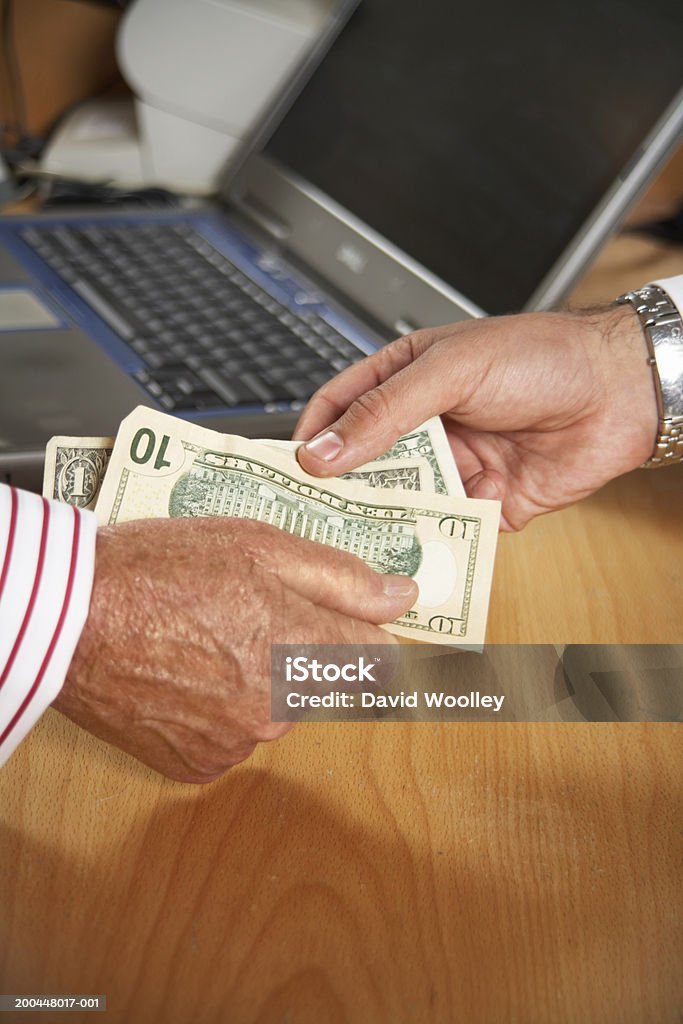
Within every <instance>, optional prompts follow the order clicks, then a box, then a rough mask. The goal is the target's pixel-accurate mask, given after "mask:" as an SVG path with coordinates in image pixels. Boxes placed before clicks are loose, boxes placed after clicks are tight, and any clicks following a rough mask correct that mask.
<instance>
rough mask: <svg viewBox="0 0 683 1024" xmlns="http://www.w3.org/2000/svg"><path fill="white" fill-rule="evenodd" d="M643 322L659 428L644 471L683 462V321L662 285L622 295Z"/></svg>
mask: <svg viewBox="0 0 683 1024" xmlns="http://www.w3.org/2000/svg"><path fill="white" fill-rule="evenodd" d="M616 301H617V303H621V304H623V303H626V302H629V303H630V304H631V305H632V306H633V308H634V310H635V311H636V313H637V314H638V317H639V319H640V323H641V326H642V328H643V333H644V335H645V340H646V342H647V347H648V350H649V352H650V358H649V360H648V362H649V363H650V366H651V367H652V372H653V374H654V378H655V391H656V393H657V409H658V411H659V426H658V429H657V439H656V441H655V447H654V451H653V453H652V455H651V456H650V458H649V459H648V460H647V462H644V463H643V469H657V468H659V467H660V466H669V465H672V464H673V463H675V462H683V318H682V317H681V314H680V312H679V310H678V308H677V307H676V306H675V305H674V303H673V302H672V301H671V299H670V298H669V295H668V293H667V292H665V291H664V289H663V288H660V287H659V285H658V284H648V285H645V287H644V288H638V289H637V290H636V291H633V292H626V294H625V295H620V296H619V298H618V299H617V300H616Z"/></svg>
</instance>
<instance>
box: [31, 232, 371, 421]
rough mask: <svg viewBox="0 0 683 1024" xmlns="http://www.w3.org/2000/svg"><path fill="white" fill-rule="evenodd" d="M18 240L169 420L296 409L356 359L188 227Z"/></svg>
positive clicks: (346, 344)
mask: <svg viewBox="0 0 683 1024" xmlns="http://www.w3.org/2000/svg"><path fill="white" fill-rule="evenodd" d="M22 238H23V240H24V241H25V242H27V243H28V245H30V246H31V248H32V249H33V250H34V251H35V252H36V253H37V254H38V255H39V256H40V257H41V258H42V259H43V260H44V261H45V262H46V263H47V264H48V265H49V266H50V267H51V268H52V269H53V270H54V271H56V272H57V273H58V274H59V275H60V277H62V278H63V279H64V281H66V282H67V283H68V284H69V285H70V286H71V288H73V289H74V291H75V292H76V293H77V294H78V295H80V297H81V298H82V299H84V301H85V302H86V303H87V304H88V305H89V306H90V307H91V308H92V309H93V310H94V312H95V313H97V315H98V316H100V317H101V318H102V319H103V320H104V321H105V322H106V323H107V324H108V326H109V327H110V328H111V329H112V330H113V331H114V332H115V333H116V334H117V335H118V336H119V338H121V340H122V341H123V342H125V343H126V344H128V345H129V346H130V347H131V349H133V351H134V352H136V353H137V355H138V356H139V357H140V359H141V361H142V362H143V363H144V369H142V370H139V371H137V372H136V373H134V374H133V377H134V379H135V380H137V381H138V383H139V384H141V385H142V387H143V388H144V389H145V390H146V391H147V392H148V394H150V395H151V396H152V397H153V398H154V399H155V400H156V402H158V403H159V405H161V406H162V408H164V409H167V410H168V411H169V412H190V411H199V410H211V409H219V408H225V407H226V406H227V407H229V408H232V407H236V406H240V405H253V404H258V405H263V406H265V407H266V410H271V409H272V410H274V409H275V408H282V405H283V403H284V404H285V405H286V406H290V407H293V408H299V407H301V406H302V405H303V404H304V403H305V401H306V400H307V399H308V398H310V396H311V395H312V394H313V392H314V391H316V389H317V388H319V387H320V385H321V384H324V383H325V381H327V380H329V379H330V377H332V376H334V374H335V373H337V372H339V370H343V369H344V368H345V367H347V366H350V365H351V363H353V362H357V361H358V360H359V359H362V358H363V357H364V353H363V352H361V351H360V350H359V349H358V348H356V346H355V345H353V344H352V343H351V342H350V341H349V340H348V339H347V338H345V337H343V336H342V335H341V334H339V333H338V332H337V331H335V330H334V329H333V328H332V327H330V326H329V324H328V323H326V322H325V321H324V320H322V319H321V318H320V317H319V316H316V315H315V314H313V313H311V312H303V311H302V313H301V314H299V315H296V314H294V313H292V312H291V311H290V310H289V309H287V307H285V306H283V305H281V304H280V303H279V302H277V301H276V300H275V299H273V297H272V296H271V295H269V294H268V293H267V292H265V291H264V290H263V289H262V288H260V287H259V286H258V285H257V284H255V283H254V281H252V280H251V279H250V278H249V277H247V276H246V275H245V274H243V273H241V272H240V270H238V269H237V267H236V266H235V265H234V264H233V263H231V262H230V261H229V260H228V259H227V258H226V257H225V256H223V255H222V254H221V253H220V252H218V251H217V250H216V249H214V247H213V246H212V245H211V244H210V243H209V242H207V241H206V239H204V238H203V237H202V236H201V235H199V234H198V233H197V232H196V231H195V230H194V229H193V228H192V227H191V226H188V225H187V224H181V225H175V224H174V225H167V224H140V225H138V224H126V225H122V226H114V227H112V226H101V225H96V226H95V225H93V226H90V225H88V226H83V227H81V226H63V225H60V226H59V227H49V226H44V227H43V226H41V227H39V228H36V227H30V228H26V229H24V230H23V231H22Z"/></svg>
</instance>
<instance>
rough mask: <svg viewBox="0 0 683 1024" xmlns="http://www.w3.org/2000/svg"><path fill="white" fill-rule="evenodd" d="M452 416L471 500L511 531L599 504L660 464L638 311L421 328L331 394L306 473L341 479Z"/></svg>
mask: <svg viewBox="0 0 683 1024" xmlns="http://www.w3.org/2000/svg"><path fill="white" fill-rule="evenodd" d="M438 414H440V415H441V416H442V417H443V423H444V426H445V428H446V433H447V435H448V438H449V441H450V444H451V448H452V450H453V455H454V456H455V460H456V463H457V465H458V469H459V471H460V475H461V477H462V480H463V483H464V485H465V489H466V491H467V493H468V495H469V496H470V497H477V498H497V499H498V500H500V501H501V502H502V528H503V529H507V530H517V529H521V527H523V526H524V525H525V524H526V523H527V522H528V521H529V520H530V519H533V518H534V516H537V515H539V514H541V513H542V512H550V511H552V510H553V509H558V508H562V507H563V506H565V505H569V504H571V503H572V502H575V501H578V500H579V499H580V498H583V497H586V496H587V495H588V494H590V493H591V492H592V491H595V490H597V489H598V488H599V487H601V486H602V485H603V484H605V483H607V481H608V480H611V479H612V478H613V477H615V476H619V474H621V473H625V472H627V471H628V470H631V469H634V468H635V467H636V466H639V465H640V464H641V463H642V462H644V461H645V460H646V459H647V458H648V457H649V456H650V455H651V453H652V449H653V446H654V439H655V434H656V429H657V407H656V399H655V390H654V386H653V378H652V371H651V369H650V367H649V365H648V363H647V350H646V345H645V341H644V338H643V336H642V331H641V328H640V324H639V322H638V320H637V318H636V316H635V314H634V313H633V312H632V310H631V309H630V308H629V307H611V308H610V309H606V310H604V311H599V312H597V313H596V312H592V313H579V314H571V313H533V314H526V315H520V316H511V317H497V318H488V319H482V320H470V321H467V322H466V323H459V324H455V325H451V326H447V327H439V328H435V329H428V330H423V331H417V332H416V333H415V334H412V335H408V336H407V337H405V338H401V339H399V340H398V341H395V342H393V343H392V344H390V345H387V346H386V347H385V348H383V349H380V350H379V351H378V352H376V353H375V354H374V355H372V356H370V357H369V358H368V359H365V360H363V361H362V362H361V363H357V364H356V365H354V366H351V367H349V368H348V369H347V370H344V372H343V373H341V374H340V375H339V376H338V377H336V378H335V379H334V380H332V381H330V382H329V383H328V384H326V385H324V387H322V388H321V389H320V390H319V391H318V392H317V393H316V394H315V395H314V396H313V398H312V399H311V401H310V403H309V405H308V406H307V408H306V409H305V410H304V412H303V414H302V416H301V418H300V420H299V423H298V425H297V429H296V431H295V434H294V436H295V438H296V439H298V440H308V439H310V438H313V440H312V441H311V442H310V443H309V444H307V445H304V446H302V447H301V448H300V449H299V460H300V462H301V465H302V466H303V468H304V469H305V470H307V471H308V472H309V473H313V474H315V475H318V476H333V475H334V476H337V475H339V474H340V473H344V472H347V471H348V470H350V469H353V468H354V467H355V466H358V465H361V464H362V463H364V462H368V461H370V460H371V459H373V458H376V457H377V455H379V454H380V453H381V452H384V451H386V450H387V449H388V448H390V447H391V445H392V444H393V443H394V442H395V440H396V439H397V438H398V437H400V435H401V434H404V433H406V432H407V431H409V430H412V429H413V428H414V427H416V426H417V425H418V424H420V423H422V422H423V421H424V420H426V419H429V417H430V416H435V415H438Z"/></svg>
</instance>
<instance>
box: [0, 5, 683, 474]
mask: <svg viewBox="0 0 683 1024" xmlns="http://www.w3.org/2000/svg"><path fill="white" fill-rule="evenodd" d="M682 49H683V18H681V16H680V7H679V6H678V5H677V4H674V3H670V2H664V0H651V3H649V4H648V5H647V8H643V6H642V5H641V4H638V3H636V2H635V0H633V2H628V0H621V2H620V3H618V4H617V3H616V2H614V3H612V2H610V3H606V4H595V3H594V2H593V0H591V2H588V0H576V2H575V3H574V4H572V5H570V6H569V7H566V8H563V7H561V6H560V7H559V8H558V7H557V6H556V7H554V8H552V9H550V8H548V7H547V5H546V4H541V3H535V2H524V0H522V2H521V3H518V4H516V5H513V6H510V5H507V4H505V3H503V2H502V0H492V2H491V3H489V4H486V5H460V4H458V5H452V4H444V3H443V2H442V0H422V2H421V3H420V4H415V3H414V2H413V0H363V2H362V3H361V4H360V6H359V7H358V9H357V11H356V12H355V13H354V14H353V15H352V17H351V20H350V21H349V23H348V25H347V26H346V28H345V29H344V30H343V31H342V33H341V34H340V35H339V37H338V38H337V40H336V41H335V43H334V44H333V46H332V48H331V49H330V51H329V53H328V54H327V56H326V57H325V59H324V60H323V62H322V64H321V65H320V66H319V67H318V69H317V70H316V71H315V72H314V74H313V75H312V77H311V78H310V79H309V81H308V82H307V84H306V85H305V86H304V88H303V90H302V91H301V92H300V94H299V95H298V97H297V98H296V100H295V101H294V103H293V105H292V106H291V107H290V109H289V110H288V111H287V113H286V114H285V116H284V118H283V119H282V120H281V122H280V124H279V127H277V129H276V130H275V132H274V134H272V136H271V138H270V140H269V141H268V143H267V145H266V146H265V148H264V149H263V150H262V151H261V152H260V153H259V154H258V155H253V156H251V157H250V158H249V159H248V161H247V162H246V163H245V164H244V165H243V166H242V167H241V169H240V170H239V172H238V173H237V175H236V176H233V177H232V179H231V180H230V181H229V182H227V183H226V186H225V188H224V189H223V190H222V192H221V194H220V196H219V197H218V200H217V201H216V202H215V203H214V204H211V205H209V204H206V205H196V204H195V205H192V206H187V207H179V208H164V209H158V210H130V211H124V210H120V209H119V210H114V211H111V212H104V211H103V212H99V210H93V208H92V207H90V208H88V209H87V210H86V209H83V210H80V211H79V210H73V211H68V212H64V211H63V212H60V213H49V214H36V215H33V216H28V217H18V218H16V217H11V218H9V217H8V218H4V220H3V221H2V224H1V225H0V308H1V309H2V310H3V314H2V317H1V318H0V321H1V322H0V479H5V480H11V481H12V482H15V483H17V484H20V485H23V486H34V487H39V486H40V478H41V474H42V462H43V452H44V446H45V443H46V441H47V440H48V438H49V437H50V436H51V435H53V434H76V435H100V434H101V435H108V434H112V433H115V432H116V429H117V426H118V424H119V422H120V420H121V419H122V418H123V417H124V416H125V415H126V414H127V413H128V412H129V411H130V410H131V408H132V407H134V406H135V405H138V404H140V403H141V402H142V403H146V404H148V405H151V406H154V407H157V408H161V409H163V410H165V411H168V412H171V413H173V414H175V415H178V416H181V417H187V418H190V419H193V420H196V421H198V422H201V423H203V424H205V425H206V426H210V427H213V428H215V429H220V430H223V431H225V432H230V433H240V434H244V435H246V436H253V437H287V436H289V434H290V432H291V430H292V428H293V426H294V423H295V422H296V419H297V417H298V415H299V412H300V410H301V408H302V407H303V406H304V405H305V403H306V401H307V399H308V397H309V396H310V395H311V394H312V393H313V392H314V391H315V390H316V389H317V388H318V387H319V386H320V385H321V384H322V383H323V382H324V381H325V380H327V379H329V378H330V377H332V376H333V375H334V374H336V373H337V372H339V371H340V370H342V369H344V368H345V367H346V366H349V365H351V364H352V363H354V362H356V361H358V360H359V359H362V358H363V357H365V356H366V355H368V354H370V353H372V352H373V351H375V350H376V349H377V348H378V347H379V346H381V345H383V344H384V343H386V342H387V341H388V340H390V339H392V338H395V337H396V336H397V335H399V334H401V333H406V332H408V331H412V330H414V329H416V328H421V327H425V326H429V325H435V324H443V323H449V322H456V321H459V320H462V319H466V318H469V317H474V316H480V315H483V314H500V313H506V312H513V311H518V310H522V309H527V310H528V309H544V308H550V307H552V306H554V305H556V304H558V303H559V302H561V300H562V298H563V297H564V296H565V295H566V293H567V292H568V290H569V288H570V287H571V285H572V284H573V282H574V281H575V280H576V278H577V277H578V276H579V274H580V273H581V272H582V271H583V269H584V268H585V267H586V265H587V263H588V262H589V260H590V259H591V257H592V256H593V255H594V254H595V252H596V250H597V248H598V247H599V246H600V245H601V244H602V242H603V241H604V239H605V238H606V236H607V235H608V233H609V232H610V231H612V230H614V228H615V227H616V225H617V224H618V223H619V221H620V220H621V219H622V218H623V216H624V214H625V212H626V211H627V210H628V208H629V206H630V204H631V203H632V202H633V201H634V199H635V198H636V197H637V196H638V195H639V194H640V192H641V191H642V190H643V188H644V187H645V185H646V184H647V182H648V181H649V180H650V179H651V177H652V175H653V174H654V173H655V172H656V171H657V169H658V168H659V167H660V166H661V164H662V163H663V161H664V160H665V159H666V157H667V155H668V154H669V153H670V152H671V150H672V149H673V147H674V146H675V145H676V143H677V141H678V140H679V138H680V136H681V130H682V127H683V91H681V84H682V76H681V63H680V53H681V50H682Z"/></svg>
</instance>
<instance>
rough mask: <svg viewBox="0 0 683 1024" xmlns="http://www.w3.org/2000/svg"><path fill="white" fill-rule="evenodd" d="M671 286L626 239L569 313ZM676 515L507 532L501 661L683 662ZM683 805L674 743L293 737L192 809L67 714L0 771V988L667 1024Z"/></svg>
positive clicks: (545, 733)
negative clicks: (595, 652)
mask: <svg viewBox="0 0 683 1024" xmlns="http://www.w3.org/2000/svg"><path fill="white" fill-rule="evenodd" d="M634 245H635V246H636V251H633V246H634ZM615 246H616V248H614V247H615ZM624 246H626V247H629V253H630V254H629V255H628V257H627V256H626V254H625V248H624ZM642 246H645V248H644V249H643V248H642ZM653 246H654V249H653V248H652V247H653ZM682 267H683V260H681V255H680V250H675V249H673V248H672V247H666V246H658V245H657V244H656V243H649V242H642V241H641V240H633V239H622V240H620V241H618V242H615V243H611V245H610V247H608V249H606V250H605V253H604V254H603V257H601V261H600V262H599V264H598V266H597V267H596V269H595V270H594V272H593V274H592V275H590V277H588V278H587V279H586V281H585V282H584V283H583V285H582V289H583V291H581V290H579V292H578V293H577V301H580V300H581V299H586V300H587V301H590V302H593V301H599V300H606V299H609V298H611V297H613V296H614V295H616V294H618V293H619V291H621V290H624V289H625V288H626V287H629V286H631V285H632V284H638V283H642V282H643V281H644V280H648V279H650V278H652V277H656V276H657V275H658V274H659V273H673V272H675V271H676V270H679V271H680V269H681V268H682ZM633 278H635V279H633ZM626 412H627V411H626ZM682 509H683V468H682V469H676V470H668V471H666V472H662V473H636V474H632V475H631V476H629V477H627V478H623V479H621V480H619V481H616V482H614V483H613V484H612V485H611V486H609V487H607V488H606V489H605V490H604V491H602V492H601V493H599V494H598V495H595V496H594V497H593V498H592V499H590V500H589V501H586V502H584V503H582V504H581V505H580V506H577V507H576V508H573V509H570V510H567V511H565V512H562V513H557V514H555V515H553V516H549V517H546V518H545V519H542V520H539V521H537V522H536V523H534V524H532V525H531V526H530V527H528V528H527V530H525V531H524V533H522V534H520V535H518V536H514V537H513V536H507V537H503V538H502V539H501V545H500V554H499V558H498V562H497V568H496V575H495V586H494V593H493V599H492V604H491V615H490V631H489V638H490V640H492V641H499V642H517V641H519V642H544V643H548V642H555V643H564V642H575V643H590V642H601V643H607V642H639V643H654V642H660V643H672V642H678V643H680V642H682V641H683V625H682V621H681V609H682V608H683V531H682V530H681V518H682V517H681V510H682ZM680 810H681V732H680V729H679V728H678V727H676V726H662V725H613V724H601V725H586V724H584V725H559V724H558V725H554V724H535V725H505V724H498V725H489V724H478V725H467V724H462V725H461V724H457V725H415V724H393V725H391V724H381V723H380V724H372V725H370V724H363V725H360V724H359V725H324V726H322V725H321V726H310V725H309V726H301V727H299V728H298V729H297V730H295V731H294V732H293V733H291V734H290V735H289V736H287V737H286V738H285V739H284V740H282V741H280V742H279V743H278V744H275V745H271V746H268V747H262V748H261V749H259V750H258V751H257V752H256V754H255V755H254V757H252V758H251V759H250V761H249V762H248V763H247V764H245V765H243V766H241V767H239V768H236V769H234V770H233V771H232V772H230V773H229V774H228V775H227V776H226V777H225V778H224V779H223V780H221V781H219V782H217V783H215V784H213V785H212V786H209V787H206V788H200V789H197V788H193V787H190V786H183V785H179V784H177V783H173V782H169V781H166V780H163V779H161V778H160V777H159V776H157V775H155V774H153V773H152V772H149V771H147V770H146V769H144V768H143V767H141V766H140V765H138V764H137V763H136V762H134V761H132V760H130V759H129V758H127V757H125V756H124V755H122V754H120V753H118V752H117V751H115V750H113V749H111V748H109V747H106V746H104V745H103V744H101V743H99V742H97V741H96V740H94V739H93V738H91V737H90V736H88V735H86V734H85V733H82V732H80V731H79V730H78V729H77V728H76V727H75V726H72V725H71V724H70V723H69V722H68V721H66V720H65V719H63V718H62V717H61V716H59V715H58V714H57V713H54V712H51V713H48V715H46V716H45V718H44V719H43V721H42V722H41V723H40V725H39V726H38V727H37V728H36V729H35V730H34V732H33V734H32V735H31V737H30V738H29V739H28V740H27V741H26V742H25V743H24V744H23V746H22V747H21V749H20V750H19V751H18V752H17V754H16V755H15V756H14V757H13V759H12V760H11V762H10V763H9V765H8V766H7V767H6V768H5V769H4V770H3V771H2V773H0V819H1V821H2V830H1V832H0V991H1V992H8V993H9V992H14V993H31V992H39V993H40V992H43V993H55V994H68V993H91V994H106V996H107V998H108V1007H109V1009H108V1014H107V1016H106V1017H104V1018H103V1017H101V1016H96V1015H95V1014H88V1013H85V1014H80V1015H79V1016H78V1018H76V1019H77V1020H78V1021H82V1022H83V1024H87V1022H88V1021H91V1020H92V1021H95V1022H96V1021H98V1020H99V1021H101V1020H108V1021H111V1022H115V1024H200V1022H201V1024H284V1022H287V1024H342V1022H343V1024H460V1022H464V1024H575V1022H576V1024H675V1022H679V1021H680V1019H681V1018H680V1014H681V1007H682V1005H683V991H682V986H681V981H680V956H681V941H680V900H679V898H678V897H679V892H680V881H681V872H680V864H681V848H680V817H679V815H680ZM3 1019H6V1020H7V1021H8V1024H9V1022H10V1021H12V1020H14V1019H16V1020H18V1021H19V1020H20V1021H22V1022H23V1024H30V1022H31V1021H32V1020H36V1021H38V1022H40V1024H47V1022H48V1021H51V1020H59V1021H63V1020H68V1019H71V1018H70V1017H67V1016H65V1015H59V1016H58V1015H51V1014H49V1013H48V1014H40V1015H37V1014H30V1013H29V1014H22V1015H21V1016H19V1015H18V1014H17V1015H14V1014H8V1015H7V1017H6V1018H3Z"/></svg>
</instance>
